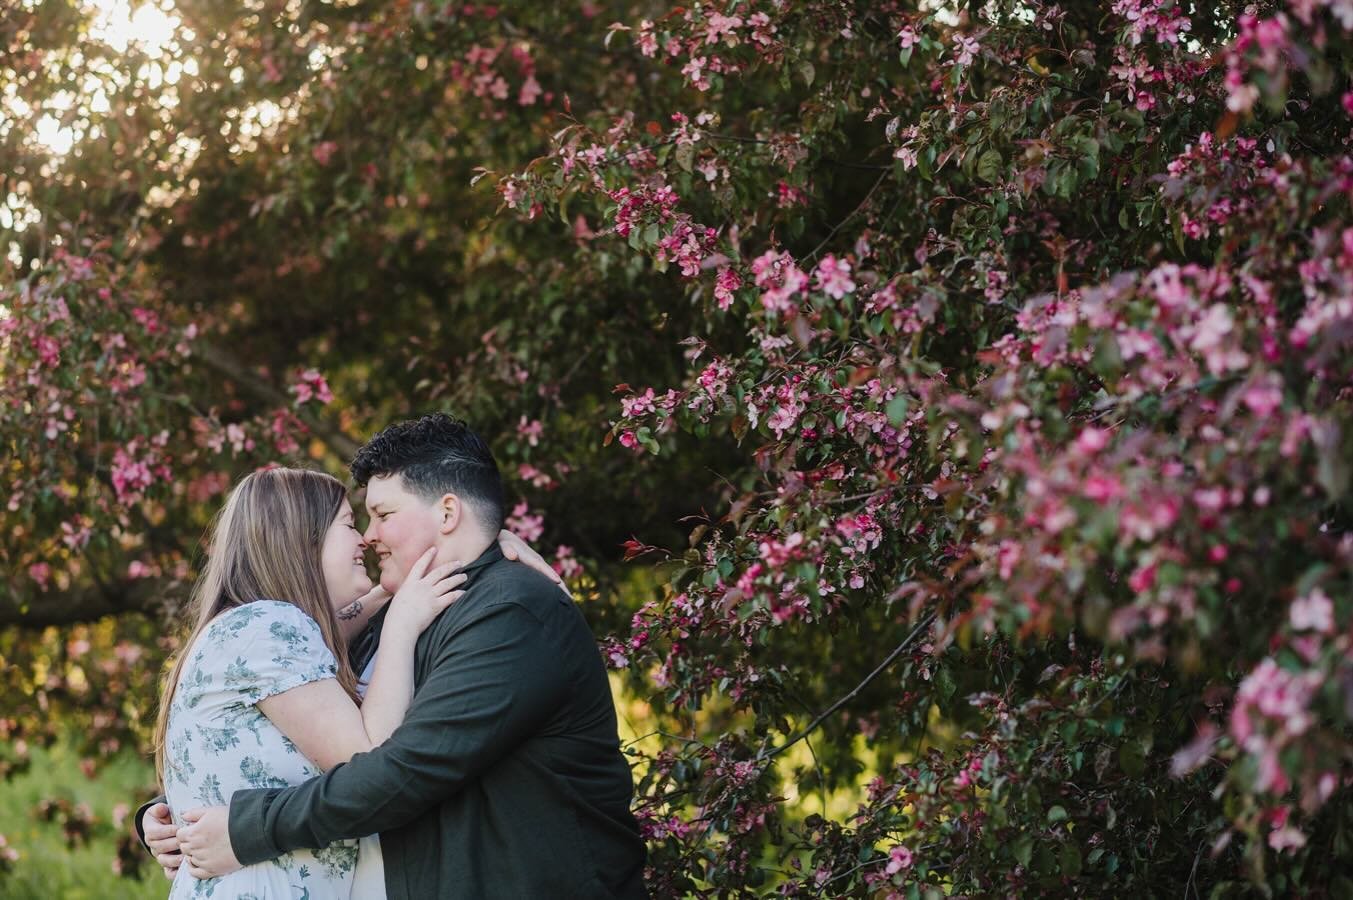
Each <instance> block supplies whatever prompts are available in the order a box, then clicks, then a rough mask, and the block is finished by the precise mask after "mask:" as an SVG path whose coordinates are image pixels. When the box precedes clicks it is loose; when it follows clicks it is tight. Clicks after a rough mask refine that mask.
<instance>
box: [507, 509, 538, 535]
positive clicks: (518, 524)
mask: <svg viewBox="0 0 1353 900" xmlns="http://www.w3.org/2000/svg"><path fill="white" fill-rule="evenodd" d="M507 530H508V531H511V532H512V533H513V534H515V535H516V536H517V537H519V538H521V539H522V540H523V541H526V543H528V544H530V543H534V542H535V541H538V540H540V536H541V535H542V534H544V533H545V519H544V517H542V516H538V515H532V514H531V513H530V507H528V506H527V505H526V503H525V502H522V503H518V504H517V505H516V506H514V507H512V514H511V515H510V516H508V517H507Z"/></svg>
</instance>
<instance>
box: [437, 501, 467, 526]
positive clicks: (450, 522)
mask: <svg viewBox="0 0 1353 900" xmlns="http://www.w3.org/2000/svg"><path fill="white" fill-rule="evenodd" d="M439 505H440V506H441V510H442V523H441V526H440V527H439V528H438V530H439V531H440V532H441V533H442V534H450V533H451V532H453V531H455V530H456V526H458V525H459V524H460V519H461V516H462V515H464V512H465V507H464V505H463V504H462V503H461V502H460V498H459V497H457V496H456V495H455V494H443V495H442V499H441V502H440V503H439Z"/></svg>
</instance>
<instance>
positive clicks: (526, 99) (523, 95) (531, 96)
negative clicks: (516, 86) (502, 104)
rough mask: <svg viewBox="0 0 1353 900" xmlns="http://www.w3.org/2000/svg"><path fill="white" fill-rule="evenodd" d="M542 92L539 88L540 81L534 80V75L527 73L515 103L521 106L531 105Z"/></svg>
mask: <svg viewBox="0 0 1353 900" xmlns="http://www.w3.org/2000/svg"><path fill="white" fill-rule="evenodd" d="M542 93H544V92H543V91H542V90H541V87H540V82H539V81H536V76H534V75H527V76H526V80H525V81H524V82H522V85H521V91H520V92H519V93H518V94H517V103H518V104H519V105H521V106H532V105H534V104H535V102H536V100H537V99H538V98H539V97H540V95H541V94H542Z"/></svg>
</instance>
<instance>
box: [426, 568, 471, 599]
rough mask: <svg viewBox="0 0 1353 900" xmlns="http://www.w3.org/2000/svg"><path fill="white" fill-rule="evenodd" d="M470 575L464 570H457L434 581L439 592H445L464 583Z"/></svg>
mask: <svg viewBox="0 0 1353 900" xmlns="http://www.w3.org/2000/svg"><path fill="white" fill-rule="evenodd" d="M469 577H470V576H469V575H466V574H465V573H464V572H457V573H455V574H454V575H451V574H447V575H444V576H442V577H441V578H440V579H438V580H437V581H435V582H433V586H434V587H435V588H436V589H437V592H438V593H439V594H444V593H446V592H447V591H449V590H451V589H452V588H456V587H459V586H460V585H462V584H464V583H465V582H466V580H467V579H468V578H469Z"/></svg>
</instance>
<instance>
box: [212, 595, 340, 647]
mask: <svg viewBox="0 0 1353 900" xmlns="http://www.w3.org/2000/svg"><path fill="white" fill-rule="evenodd" d="M209 630H210V632H211V633H212V636H213V637H214V638H216V639H217V640H230V641H232V642H240V643H245V642H253V641H258V640H278V641H284V642H286V643H295V642H302V641H308V640H310V639H311V638H312V637H315V636H318V635H319V634H320V630H319V624H318V623H317V622H316V621H315V620H314V619H312V618H311V617H310V616H308V615H307V614H306V613H305V612H303V611H302V610H301V608H300V607H298V606H296V605H295V604H293V603H286V602H284V601H281V600H255V601H254V602H252V603H245V604H242V605H240V606H236V607H234V608H233V609H228V610H226V611H225V612H223V613H221V614H220V615H219V616H217V617H216V619H215V620H214V621H213V622H212V623H211V625H210V626H209Z"/></svg>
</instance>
